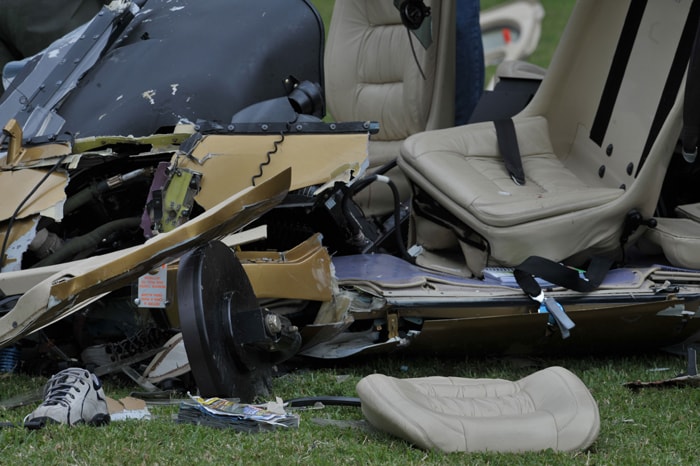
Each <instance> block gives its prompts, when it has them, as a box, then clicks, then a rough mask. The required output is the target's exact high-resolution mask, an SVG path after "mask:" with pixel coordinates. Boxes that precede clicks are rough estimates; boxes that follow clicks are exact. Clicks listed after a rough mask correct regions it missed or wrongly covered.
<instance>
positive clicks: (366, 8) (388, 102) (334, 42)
mask: <svg viewBox="0 0 700 466" xmlns="http://www.w3.org/2000/svg"><path fill="white" fill-rule="evenodd" d="M425 3H426V5H427V6H428V7H430V9H431V15H430V18H431V22H432V37H433V43H432V45H431V46H429V47H428V48H427V49H425V48H424V47H423V46H422V45H421V44H420V42H419V41H418V39H417V38H416V37H415V36H411V39H410V40H409V33H408V31H407V29H406V27H405V26H404V25H403V24H402V22H401V16H400V13H399V11H398V10H397V8H396V7H395V6H394V1H393V0H337V1H336V2H335V6H334V9H333V15H332V17H331V22H330V26H329V29H328V41H327V44H326V50H325V58H324V62H325V63H324V65H325V86H326V89H325V90H326V99H327V109H328V113H329V114H330V115H331V117H332V118H333V119H335V120H336V121H363V120H372V121H377V122H379V128H380V129H379V133H377V134H375V135H372V137H371V142H370V149H369V157H370V167H372V166H378V165H382V164H384V163H386V162H388V161H390V160H392V159H393V158H395V157H396V156H397V155H398V149H399V144H400V143H401V141H403V140H404V139H405V138H406V137H408V136H409V135H411V134H414V133H417V132H420V131H424V130H427V129H436V128H443V127H448V126H452V125H453V123H454V96H455V92H454V83H455V77H454V76H455V71H454V70H455V68H454V63H455V58H454V57H455V20H454V12H455V0H427V1H426V2H425ZM411 42H412V43H413V47H412V46H411ZM412 49H413V50H412ZM414 51H415V57H414ZM416 61H417V62H416ZM419 65H420V68H419ZM421 69H422V71H423V73H424V75H425V79H424V78H423V76H422V75H421Z"/></svg>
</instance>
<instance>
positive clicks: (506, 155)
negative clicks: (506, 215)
mask: <svg viewBox="0 0 700 466" xmlns="http://www.w3.org/2000/svg"><path fill="white" fill-rule="evenodd" d="M493 124H494V126H495V127H496V138H497V139H498V150H499V151H500V152H501V157H503V162H504V163H505V165H506V170H508V174H509V175H510V177H511V178H512V180H513V182H514V183H515V184H517V185H518V186H522V185H524V184H525V172H524V171H523V161H522V160H521V158H520V148H519V147H518V138H517V135H516V133H515V125H514V124H513V120H512V119H510V118H507V119H503V120H496V121H494V122H493Z"/></svg>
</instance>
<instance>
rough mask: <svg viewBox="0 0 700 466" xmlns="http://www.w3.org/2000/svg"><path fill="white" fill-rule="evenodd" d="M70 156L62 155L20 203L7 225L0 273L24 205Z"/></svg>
mask: <svg viewBox="0 0 700 466" xmlns="http://www.w3.org/2000/svg"><path fill="white" fill-rule="evenodd" d="M68 155H69V154H65V155H62V156H61V158H60V159H58V161H57V162H56V163H55V164H54V165H53V167H51V168H50V169H49V171H47V172H46V174H45V175H44V176H43V177H42V178H41V180H39V182H38V183H37V184H36V185H34V187H33V188H32V190H31V191H30V192H29V194H27V195H26V196H25V198H24V199H22V202H20V203H19V205H18V206H17V208H16V209H15V211H14V212H13V213H12V216H11V217H10V220H9V222H8V223H7V229H6V230H5V238H4V239H3V240H2V250H0V261H1V262H0V271H1V270H2V266H3V264H4V263H5V253H6V252H7V243H8V240H9V238H10V231H12V226H13V225H14V223H15V220H16V219H17V216H18V215H19V213H20V211H21V210H22V208H23V207H24V204H26V203H27V201H29V199H31V197H32V196H33V195H34V193H36V192H37V190H38V189H39V188H40V187H41V185H42V184H44V182H45V181H46V180H47V179H48V178H49V176H51V174H52V173H53V172H55V171H56V170H58V167H60V166H61V164H62V163H63V161H64V160H66V157H68Z"/></svg>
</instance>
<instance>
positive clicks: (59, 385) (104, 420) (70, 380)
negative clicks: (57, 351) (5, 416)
mask: <svg viewBox="0 0 700 466" xmlns="http://www.w3.org/2000/svg"><path fill="white" fill-rule="evenodd" d="M109 421H110V417H109V411H108V409H107V401H106V400H105V394H104V391H103V390H102V384H101V383H100V380H99V379H98V378H97V376H96V375H95V374H93V373H92V372H90V371H88V370H85V369H80V368H77V367H71V368H69V369H64V370H62V371H61V372H58V373H57V374H54V375H53V376H52V377H51V378H50V379H49V381H48V382H47V383H46V386H45V387H44V401H43V403H41V404H40V405H39V406H38V407H37V408H36V409H35V410H34V411H33V412H31V413H30V414H28V415H27V416H26V417H25V418H24V427H27V428H29V429H39V428H41V427H43V426H44V425H46V423H48V422H54V423H59V424H68V425H71V426H72V425H75V424H83V423H85V424H88V425H93V426H99V425H104V424H108V423H109Z"/></svg>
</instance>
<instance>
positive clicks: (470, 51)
mask: <svg viewBox="0 0 700 466" xmlns="http://www.w3.org/2000/svg"><path fill="white" fill-rule="evenodd" d="M479 14H480V7H479V0H457V15H456V16H457V19H456V21H457V44H456V49H457V57H456V63H455V66H456V83H457V84H456V88H455V125H463V124H466V123H467V122H468V121H469V117H470V116H471V114H472V112H473V111H474V107H476V104H477V102H478V101H479V98H480V97H481V94H482V93H483V90H484V72H485V71H484V45H483V42H482V38H481V26H480V24H479Z"/></svg>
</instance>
